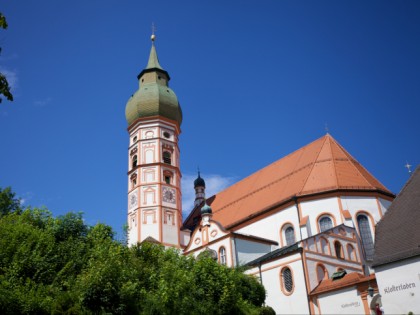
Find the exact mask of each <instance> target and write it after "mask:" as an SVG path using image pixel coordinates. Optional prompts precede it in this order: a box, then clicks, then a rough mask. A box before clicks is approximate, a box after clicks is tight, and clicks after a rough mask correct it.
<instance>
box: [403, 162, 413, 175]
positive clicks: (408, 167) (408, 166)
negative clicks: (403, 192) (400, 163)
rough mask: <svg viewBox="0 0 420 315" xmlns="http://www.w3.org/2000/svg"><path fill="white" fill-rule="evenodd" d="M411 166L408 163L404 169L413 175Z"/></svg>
mask: <svg viewBox="0 0 420 315" xmlns="http://www.w3.org/2000/svg"><path fill="white" fill-rule="evenodd" d="M411 166H412V165H410V164H408V162H407V161H406V164H405V165H404V167H405V168H406V169H407V170H408V172H409V173H411Z"/></svg>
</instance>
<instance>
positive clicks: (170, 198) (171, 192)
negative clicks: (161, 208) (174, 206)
mask: <svg viewBox="0 0 420 315" xmlns="http://www.w3.org/2000/svg"><path fill="white" fill-rule="evenodd" d="M162 192H163V201H165V202H169V203H175V189H172V188H169V187H163V191H162Z"/></svg>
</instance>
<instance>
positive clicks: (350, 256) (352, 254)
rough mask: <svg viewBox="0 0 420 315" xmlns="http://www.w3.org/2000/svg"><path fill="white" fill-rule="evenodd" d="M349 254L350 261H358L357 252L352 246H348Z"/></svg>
mask: <svg viewBox="0 0 420 315" xmlns="http://www.w3.org/2000/svg"><path fill="white" fill-rule="evenodd" d="M347 254H348V256H349V259H350V260H353V261H356V252H355V251H354V247H353V245H351V244H347Z"/></svg>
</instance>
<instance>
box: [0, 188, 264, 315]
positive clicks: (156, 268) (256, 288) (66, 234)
mask: <svg viewBox="0 0 420 315" xmlns="http://www.w3.org/2000/svg"><path fill="white" fill-rule="evenodd" d="M0 200H1V203H0V204H1V205H2V206H0V207H1V208H0V210H2V213H3V214H2V215H1V216H0V314H250V315H252V314H256V315H257V314H260V311H261V310H263V308H262V307H261V306H262V304H263V302H264V299H265V291H264V288H263V287H262V286H261V285H260V284H259V282H258V281H257V280H256V279H255V278H254V277H250V276H248V275H245V274H244V273H243V272H242V271H241V270H239V269H232V268H227V267H225V266H221V265H219V264H218V263H217V262H216V261H215V260H214V259H213V258H212V257H211V256H210V255H208V254H203V255H200V258H198V259H196V258H194V257H193V256H184V255H182V254H181V253H180V251H178V250H176V249H174V248H170V249H165V248H164V247H163V246H161V245H159V244H153V243H148V242H145V243H142V244H138V245H136V246H132V247H127V246H125V245H123V244H121V242H119V241H117V240H115V239H114V236H115V233H114V232H113V231H112V228H111V227H109V226H107V225H105V224H96V225H95V226H87V225H86V224H85V223H84V221H83V217H82V214H81V213H67V214H65V215H62V216H58V217H54V216H53V215H52V214H51V212H49V211H48V210H47V209H38V208H30V207H28V208H26V209H20V208H19V207H20V205H19V203H17V202H16V198H15V195H14V193H13V192H12V191H11V189H4V190H0ZM18 209H19V211H18Z"/></svg>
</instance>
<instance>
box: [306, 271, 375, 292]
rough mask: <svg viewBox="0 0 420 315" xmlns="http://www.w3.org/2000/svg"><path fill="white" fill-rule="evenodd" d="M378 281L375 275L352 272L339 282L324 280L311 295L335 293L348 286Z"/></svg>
mask: <svg viewBox="0 0 420 315" xmlns="http://www.w3.org/2000/svg"><path fill="white" fill-rule="evenodd" d="M367 281H372V284H373V281H376V278H375V275H374V274H372V275H369V276H364V275H362V274H361V273H357V272H352V273H349V274H347V275H345V276H344V277H343V278H341V279H338V280H333V279H325V280H322V281H321V282H320V283H319V285H318V286H317V287H316V288H315V289H314V290H313V291H312V292H311V293H310V294H311V295H314V294H319V293H322V292H328V291H333V290H337V289H342V288H345V287H348V286H353V285H356V284H359V283H362V282H367ZM375 284H376V283H375Z"/></svg>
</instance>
